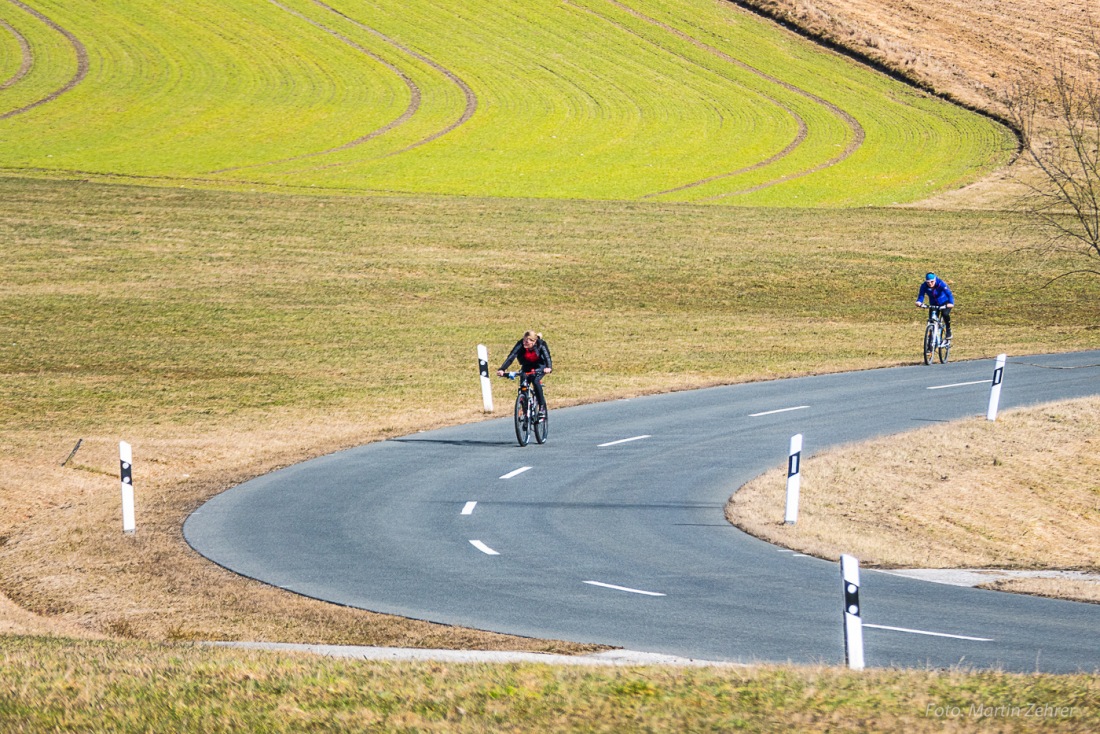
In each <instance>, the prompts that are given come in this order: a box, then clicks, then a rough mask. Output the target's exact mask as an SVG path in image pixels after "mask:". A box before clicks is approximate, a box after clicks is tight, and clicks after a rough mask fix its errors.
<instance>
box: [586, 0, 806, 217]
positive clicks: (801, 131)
mask: <svg viewBox="0 0 1100 734" xmlns="http://www.w3.org/2000/svg"><path fill="white" fill-rule="evenodd" d="M565 4H566V5H569V6H571V7H574V8H576V9H578V10H582V11H584V12H586V13H591V14H592V15H594V16H596V17H597V18H600V19H601V20H603V21H606V22H607V23H609V24H610V25H613V26H615V27H616V28H618V29H619V30H621V31H623V32H624V33H629V34H630V35H632V36H634V37H635V38H638V39H641V40H642V41H644V42H646V43H649V44H651V45H654V46H657V48H659V49H661V50H662V51H663V52H665V53H668V54H672V55H673V56H675V57H677V58H679V59H682V60H683V61H686V62H687V63H689V64H691V65H692V66H696V67H698V68H703V69H705V67H703V66H702V65H701V64H699V63H698V62H697V61H695V60H694V59H692V58H690V57H688V56H685V55H684V54H681V53H677V52H676V51H673V50H672V49H668V48H665V47H663V46H661V45H660V44H657V43H655V42H654V41H652V40H650V39H648V38H646V37H645V36H643V35H641V34H640V33H638V32H636V31H634V30H631V29H630V28H627V27H626V26H624V25H622V24H621V23H617V22H615V21H614V20H612V19H611V18H608V17H607V16H604V15H600V14H599V13H597V12H596V11H594V10H592V9H591V8H582V7H580V6H579V5H574V4H573V3H572V2H569V0H565ZM615 4H616V5H617V4H618V3H615ZM620 7H622V6H621V5H620ZM627 9H628V10H629V8H627ZM631 12H634V11H631ZM635 14H636V15H637V13H635ZM640 17H644V16H640ZM645 19H646V20H649V21H651V22H653V23H657V24H658V25H660V23H658V22H657V21H654V20H652V19H649V18H645ZM692 43H696V42H695V41H692ZM696 45H699V44H697V43H696ZM727 81H730V82H731V83H733V84H737V82H734V81H733V80H727ZM738 86H743V85H738ZM759 94H760V96H762V97H763V98H764V99H767V100H769V101H771V102H772V103H774V104H775V106H776V107H779V108H780V109H781V110H783V111H784V112H786V113H787V114H789V115H790V116H791V117H792V118H793V119H794V121H795V123H797V125H798V132H797V133H796V134H795V136H794V138H793V139H792V140H791V142H790V143H789V144H788V145H787V147H786V148H784V149H783V150H781V151H779V152H778V153H776V154H775V155H773V156H771V157H770V158H766V159H764V160H762V161H758V162H757V163H753V164H752V165H751V166H745V167H744V168H739V169H737V170H736V171H730V172H728V173H718V174H715V175H713V176H709V177H707V178H704V179H702V180H700V181H693V182H692V183H688V184H684V185H682V186H677V187H675V188H671V189H666V190H664V191H658V192H655V193H651V194H645V195H644V196H642V198H643V199H650V198H652V197H654V196H661V195H662V194H672V193H675V192H677V191H683V190H685V189H691V188H694V187H696V186H702V185H703V184H708V183H710V182H712V181H719V180H721V179H723V178H730V177H731V176H739V175H741V174H743V173H748V172H750V171H756V170H758V169H760V168H763V167H765V166H770V165H771V164H772V163H775V162H776V161H779V160H782V159H783V158H786V157H787V156H788V155H790V154H791V153H793V152H794V151H795V150H796V149H797V148H798V146H800V145H802V143H803V142H805V140H806V137H807V136H808V135H809V129H808V127H807V126H806V121H805V120H804V119H803V118H802V116H801V115H800V114H798V113H797V112H796V111H795V110H793V109H791V108H790V107H789V106H787V105H785V104H783V102H781V101H779V100H778V99H776V98H775V97H770V96H768V95H767V94H764V93H762V92H761V93H759Z"/></svg>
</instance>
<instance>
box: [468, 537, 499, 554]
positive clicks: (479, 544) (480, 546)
mask: <svg viewBox="0 0 1100 734" xmlns="http://www.w3.org/2000/svg"><path fill="white" fill-rule="evenodd" d="M470 545H472V546H473V547H475V548H477V549H478V550H479V551H481V552H482V553H484V554H485V555H487V556H499V555H500V554H499V553H497V552H496V551H495V550H493V549H492V548H490V547H489V546H487V545H485V544H484V543H482V542H481V541H480V540H471V541H470Z"/></svg>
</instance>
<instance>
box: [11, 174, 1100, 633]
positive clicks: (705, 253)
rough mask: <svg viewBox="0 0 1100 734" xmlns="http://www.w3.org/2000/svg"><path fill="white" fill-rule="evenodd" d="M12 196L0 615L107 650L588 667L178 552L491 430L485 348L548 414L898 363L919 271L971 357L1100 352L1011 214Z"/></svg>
mask: <svg viewBox="0 0 1100 734" xmlns="http://www.w3.org/2000/svg"><path fill="white" fill-rule="evenodd" d="M0 192H2V194H0V237H2V238H3V241H4V242H5V248H6V249H5V270H4V277H3V280H2V282H0V374H2V375H3V380H2V381H0V406H2V409H0V446H2V449H3V450H2V451H0V500H2V502H3V506H4V508H5V512H4V513H3V514H2V517H0V592H2V593H4V594H5V595H7V596H8V597H10V598H11V599H12V600H13V601H14V602H16V603H17V604H19V605H20V606H21V607H23V608H24V609H26V610H28V611H32V612H35V613H39V614H43V615H47V616H49V617H52V618H56V619H58V620H60V621H61V622H63V623H68V624H79V625H80V626H82V627H84V628H87V629H89V630H91V631H93V632H96V633H100V634H111V635H115V636H123V637H127V636H128V637H136V638H143V639H155V640H161V639H226V640H242V639H243V640H248V639H256V640H275V641H286V642H320V641H325V642H341V643H358V644H383V645H387V644H393V645H405V646H420V647H449V646H458V647H467V646H468V647H475V648H497V649H543V650H545V649H550V650H555V651H563V650H570V649H573V650H576V649H580V648H578V647H577V646H569V645H564V644H562V643H555V642H552V641H551V642H544V641H532V640H522V639H518V638H504V637H503V636H495V635H484V636H482V635H480V634H479V633H472V632H469V631H462V630H453V629H450V628H446V627H441V626H432V625H424V624H422V623H414V622H410V621H408V620H399V619H393V618H382V617H381V616H380V615H369V614H368V613H366V612H361V611H358V610H350V609H342V608H338V607H334V606H332V605H326V604H321V603H319V602H314V601H310V600H306V599H302V598H300V597H294V596H291V595H288V594H286V593H284V592H281V591H278V590H275V589H272V588H269V587H266V586H263V585H261V584H258V583H254V582H250V581H247V580H244V579H240V578H238V577H236V576H234V575H233V574H230V573H228V572H226V571H224V570H222V569H220V568H217V567H214V566H213V565H212V564H210V563H208V562H206V561H204V560H203V559H201V558H200V557H198V556H197V554H195V553H194V552H192V551H191V550H190V549H189V548H187V546H186V545H185V543H184V541H183V539H182V535H181V532H180V528H181V525H182V523H183V520H184V519H185V517H186V516H187V514H188V513H189V512H191V511H192V510H194V509H195V508H197V507H198V506H199V504H201V503H202V502H203V501H204V500H205V499H207V498H209V497H210V496H212V495H213V494H214V493H216V492H219V491H221V490H224V489H226V488H228V487H229V486H232V485H233V484H235V483H237V482H239V481H242V480H244V479H246V478H249V477H251V476H256V475H258V474H261V473H264V472H266V471H270V470H272V469H274V468H276V467H279V466H283V465H286V464H289V463H291V462H295V461H300V460H303V459H305V458H309V457H311V456H317V455H320V454H324V453H327V452H330V451H334V450H336V449H339V448H345V447H349V446H352V445H357V444H360V443H363V442H366V441H371V440H378V439H384V438H387V437H392V436H396V435H403V434H407V433H410V432H415V431H416V430H420V429H424V428H430V427H434V426H440V425H444V424H451V423H457V422H462V421H471V420H479V419H481V418H482V414H481V412H480V407H481V400H480V390H479V388H478V386H477V384H476V370H475V364H476V363H475V359H476V356H475V351H474V348H475V345H476V344H478V343H484V344H487V345H488V346H489V348H490V357H491V361H496V360H499V359H501V358H502V357H503V354H504V353H505V350H506V349H508V348H509V347H510V346H511V344H512V343H514V341H515V339H516V338H518V335H519V334H520V333H521V332H522V331H523V330H524V329H528V328H537V329H539V330H541V331H542V332H543V333H544V334H545V335H546V337H547V339H548V340H549V341H550V342H551V344H553V346H554V354H555V361H556V367H557V368H558V369H557V370H556V372H557V374H556V375H555V376H554V377H553V378H552V379H551V381H550V385H549V397H550V400H551V402H552V403H553V404H554V405H557V406H562V405H569V404H575V403H579V402H584V401H592V400H602V399H614V398H618V397H627V396H630V395H638V394H643V393H651V392H659V391H666V390H675V389H686V388H691V387H699V386H703V385H713V384H719V383H731V382H737V381H745V380H757V379H768V378H775V377H784V376H790V375H797V374H807V373H811V372H827V371H839V370H846V369H861V368H870V367H879V366H885V365H892V364H911V363H914V362H915V361H916V360H917V359H918V357H919V341H920V339H921V333H922V328H923V318H924V316H923V313H922V312H920V311H918V310H917V309H916V308H914V307H913V298H914V297H915V292H916V287H917V285H919V280H920V276H921V275H922V274H923V273H924V272H925V271H926V270H927V269H928V268H930V267H931V268H933V269H935V270H936V271H937V272H941V273H943V274H944V275H945V276H946V277H947V278H948V279H949V280H950V281H951V283H952V285H953V287H954V289H955V292H956V293H957V295H958V298H959V303H960V306H959V314H958V316H957V321H958V327H959V332H960V333H959V338H958V339H957V347H956V353H957V355H958V357H959V358H963V359H965V358H988V357H992V356H993V355H995V354H997V353H999V352H1001V351H1007V352H1008V353H1010V354H1013V355H1016V354H1024V353H1029V352H1041V351H1059V350H1070V349H1083V348H1097V347H1098V346H1100V330H1098V329H1097V328H1096V327H1097V322H1096V310H1095V304H1096V303H1097V295H1098V293H1097V290H1098V288H1100V283H1097V282H1096V281H1095V279H1092V280H1089V279H1063V280H1060V281H1058V282H1057V283H1056V284H1054V285H1052V286H1050V287H1047V288H1040V287H1038V285H1039V284H1040V283H1042V282H1044V276H1045V274H1049V273H1051V272H1057V270H1058V269H1059V268H1060V267H1063V266H1064V263H1060V262H1058V261H1041V262H1040V261H1037V260H1033V259H1031V258H1030V256H1029V255H1027V254H1020V253H1017V252H1016V251H1015V250H1016V248H1017V247H1018V246H1019V245H1020V244H1022V243H1023V242H1025V241H1026V238H1027V237H1028V232H1027V229H1026V228H1025V227H1022V226H1021V222H1020V221H1017V220H1016V219H1014V218H1012V217H1010V216H1005V215H1003V214H976V213H964V214H959V213H935V212H917V211H910V210H853V211H844V212H840V211H813V210H799V211H792V210H769V209H731V208H724V207H700V206H689V205H682V204H618V203H600V202H587V203H584V202H560V201H535V200H487V199H486V200H483V199H467V198H459V199H443V198H432V199H418V198H404V199H382V198H367V199H353V198H346V197H337V198H323V197H311V196H303V197H295V196H270V195H263V194H256V195H246V194H237V193H227V192H202V191H190V190H170V189H163V188H137V187H124V186H120V187H112V186H102V185H88V184H81V183H77V182H43V181H32V180H19V179H0ZM1037 323H1042V324H1045V325H1046V327H1045V328H1044V329H1041V330H1036V329H1035V328H1034V327H1035V324H1037ZM494 382H496V383H497V384H495V385H494V389H495V390H496V402H497V403H498V404H506V403H507V397H508V391H509V389H510V387H511V386H510V385H506V384H503V382H504V381H494ZM77 439H84V443H83V445H82V447H81V449H80V450H79V451H78V452H77V454H76V455H75V456H74V457H73V459H72V461H71V462H70V464H69V465H67V466H65V467H62V466H60V464H61V462H62V461H64V460H65V458H66V457H67V456H68V454H69V453H70V451H71V450H72V448H73V446H74V445H75V443H76V441H77ZM120 439H124V440H126V441H128V442H130V443H131V444H133V446H134V452H135V465H136V468H135V474H134V476H135V484H136V487H137V493H138V525H139V530H138V532H137V534H136V535H135V536H133V537H126V536H124V535H123V534H122V533H121V532H120V524H121V521H120V518H119V508H118V497H117V490H118V480H117V475H116V472H117V467H118V464H117V459H118V455H117V446H118V441H119V440H120ZM28 487H33V490H32V491H28Z"/></svg>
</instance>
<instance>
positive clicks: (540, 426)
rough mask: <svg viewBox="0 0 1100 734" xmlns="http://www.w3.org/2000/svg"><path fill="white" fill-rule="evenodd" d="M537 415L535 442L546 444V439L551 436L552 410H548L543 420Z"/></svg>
mask: <svg viewBox="0 0 1100 734" xmlns="http://www.w3.org/2000/svg"><path fill="white" fill-rule="evenodd" d="M536 410H538V408H536ZM535 415H536V418H535V440H536V441H537V442H539V443H546V438H547V436H549V435H550V408H549V407H547V408H546V415H543V416H542V417H541V418H540V417H538V414H537V413H536V414H535Z"/></svg>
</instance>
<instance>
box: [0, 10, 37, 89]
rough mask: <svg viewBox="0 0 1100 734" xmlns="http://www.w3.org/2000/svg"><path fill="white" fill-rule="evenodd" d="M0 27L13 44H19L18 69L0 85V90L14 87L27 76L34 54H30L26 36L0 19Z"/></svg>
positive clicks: (32, 63) (29, 45)
mask: <svg viewBox="0 0 1100 734" xmlns="http://www.w3.org/2000/svg"><path fill="white" fill-rule="evenodd" d="M0 26H2V27H3V28H4V30H6V31H7V32H8V33H9V34H11V35H12V37H14V38H15V42H16V43H17V44H19V59H20V63H19V68H18V69H16V70H15V73H14V74H12V76H11V77H10V78H8V80H7V81H5V82H4V83H3V84H0V89H7V88H8V87H12V86H15V85H16V84H18V83H19V81H20V80H21V79H22V78H23V77H25V76H26V75H27V72H29V71H30V70H31V67H32V66H33V65H34V54H33V53H32V52H31V44H30V43H29V42H28V41H27V38H26V36H24V35H23V34H22V33H20V32H19V31H18V30H16V29H15V27H14V26H12V25H11V24H9V23H8V22H7V21H6V20H3V19H0Z"/></svg>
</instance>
